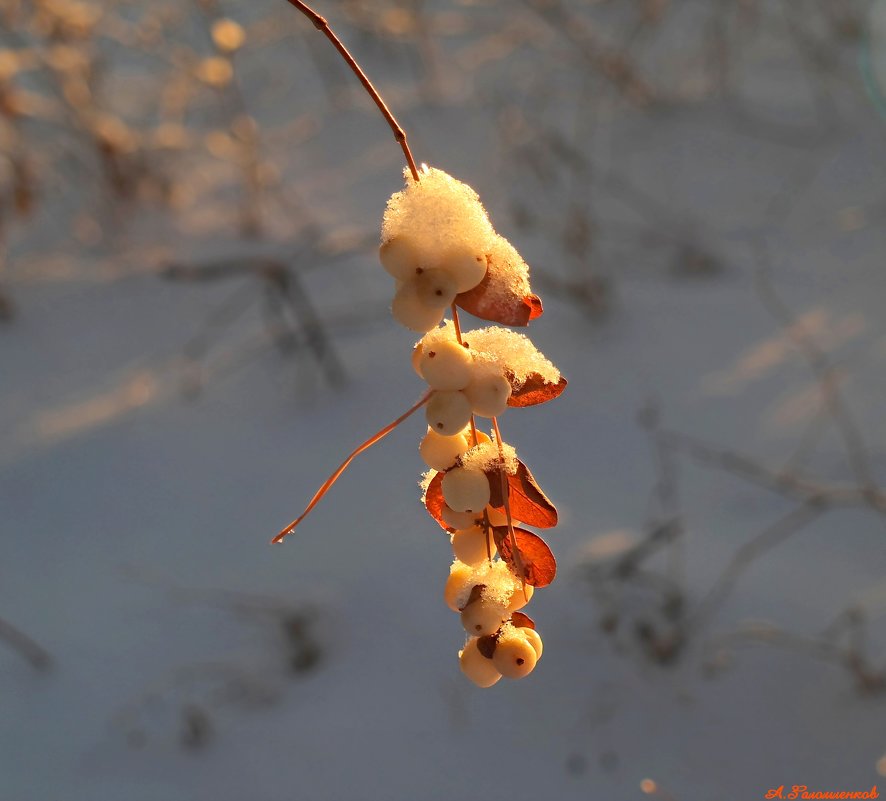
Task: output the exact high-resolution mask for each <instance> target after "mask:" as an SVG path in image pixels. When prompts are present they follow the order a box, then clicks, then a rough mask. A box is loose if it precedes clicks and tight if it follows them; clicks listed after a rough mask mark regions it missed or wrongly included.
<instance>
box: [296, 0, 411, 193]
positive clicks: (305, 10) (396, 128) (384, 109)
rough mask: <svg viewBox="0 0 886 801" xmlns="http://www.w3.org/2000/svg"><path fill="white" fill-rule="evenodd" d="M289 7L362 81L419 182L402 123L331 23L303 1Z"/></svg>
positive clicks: (298, 0) (297, 0)
mask: <svg viewBox="0 0 886 801" xmlns="http://www.w3.org/2000/svg"><path fill="white" fill-rule="evenodd" d="M286 2H287V3H289V5H291V6H293V7H294V8H297V9H298V10H299V11H301V12H302V14H304V15H305V16H306V17H307V18H308V19H310V20H311V22H313V23H314V27H315V28H316V29H317V30H318V31H320V33H322V34H323V35H324V36H325V37H326V38H327V39H329V41H330V42H332V45H333V47H335V49H336V50H338V52H339V53H340V54H341V57H342V58H343V59H344V60H345V62H347V65H348V66H349V67H350V68H351V70H352V71H353V73H354V75H356V76H357V78H358V79H359V80H360V83H362V84H363V88H364V89H365V90H366V91H367V92H368V93H369V96H370V97H371V98H372V100H373V101H374V102H375V105H376V106H378V110H379V111H380V112H381V113H382V116H383V117H384V118H385V120H386V121H387V123H388V125H389V126H390V127H391V130H392V131H393V132H394V139H396V140H397V142H398V143H399V145H400V147H401V149H402V150H403V155H404V156H406V163H407V164H408V165H409V170H410V172H411V173H412V177H413V178H414V179H415V180H416V181H418V180H419V177H418V169H417V168H416V166H415V159H414V158H412V151H411V150H410V149H409V145H408V144H407V142H406V132H405V131H404V130H403V129H402V128H401V127H400V123H398V122H397V119H396V118H395V117H394V115H393V114H392V113H391V110H390V109H389V108H388V106H387V104H386V103H385V101H384V100H382V97H381V95H380V94H379V93H378V90H377V89H376V88H375V87H374V86H373V85H372V81H370V80H369V78H367V77H366V73H365V72H363V70H362V69H361V68H360V65H359V64H358V63H357V62H356V61H355V59H354V57H353V56H352V55H351V54H350V53H349V52H348V49H347V48H346V47H345V46H344V45H343V44H342V42H341V39H339V38H338V36H336V35H335V32H334V31H333V30H332V28H330V27H329V23H328V22H327V21H326V19H325V18H324V17H321V16H320V15H319V14H318V13H317V12H316V11H314V9H312V8H311V7H310V6H309V5H307V4H306V3H303V2H301V0H286Z"/></svg>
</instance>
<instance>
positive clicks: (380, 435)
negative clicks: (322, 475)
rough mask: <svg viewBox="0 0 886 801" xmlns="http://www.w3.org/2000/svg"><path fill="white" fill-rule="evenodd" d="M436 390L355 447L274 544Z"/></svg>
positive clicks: (273, 541)
mask: <svg viewBox="0 0 886 801" xmlns="http://www.w3.org/2000/svg"><path fill="white" fill-rule="evenodd" d="M433 394H434V392H433V390H431V391H430V392H426V393H425V395H424V397H422V399H421V400H420V401H418V403H416V404H415V405H414V406H413V407H412V408H411V409H408V410H407V411H405V412H403V414H401V415H400V416H399V417H398V418H397V419H396V420H394V422H393V423H388V425H386V426H385V427H384V428H383V429H381V431H378V432H376V433H375V434H373V435H372V436H371V437H370V438H369V439H367V440H366V441H365V442H364V443H363V444H362V445H360V446H359V447H357V448H355V449H354V450H353V451H352V452H351V453H350V454H349V455H348V458H347V459H345V460H344V461H343V462H342V463H341V464H340V465H339V466H338V469H337V470H336V471H335V472H334V473H333V474H332V475H331V476H329V478H327V479H326V481H325V482H324V483H323V486H322V487H320V489H318V490H317V492H315V493H314V497H313V498H311V502H310V503H309V504H308V505H307V508H306V509H305V510H304V511H303V512H302V513H301V514H300V515H299V516H298V517H297V518H296V519H295V520H293V521H292V522H291V523H290V524H289V525H288V526H286V528H284V529H283V530H282V531H281V532H280V533H279V534H278V535H277V536H276V537H274V539H272V540H271V543H272V544H275V543H278V542H283V540H284V539H285V538H286V537H287V536H289V535H290V534H292V532H293V531H295V529H296V527H297V526H298V524H299V523H301V521H302V520H304V519H305V518H306V517H307V516H308V515H309V514H310V512H311V510H312V509H313V508H314V507H315V506H316V505H317V504H318V503H319V502H320V500H321V499H322V498H323V496H324V495H325V494H326V493H327V492H329V490H330V489H332V485H333V484H335V482H336V481H338V479H339V478H340V477H341V474H342V473H344V472H345V470H347V469H348V467H349V466H350V464H351V462H353V461H354V459H355V458H356V457H357V456H359V455H360V454H361V453H363V451H366V450H369V449H370V448H371V447H372V446H373V445H375V443H376V442H379V441H380V440H382V439H384V438H385V437H386V436H387V435H388V434H390V433H391V432H392V431H393V430H394V429H395V428H396V427H397V426H398V425H400V423H402V422H403V421H404V420H405V419H406V418H407V417H409V416H410V415H412V414H413V413H415V412H417V411H418V410H419V409H420V408H421V407H422V406H424V405H425V404H426V403H427V402H428V401H429V400H430V398H431V395H433Z"/></svg>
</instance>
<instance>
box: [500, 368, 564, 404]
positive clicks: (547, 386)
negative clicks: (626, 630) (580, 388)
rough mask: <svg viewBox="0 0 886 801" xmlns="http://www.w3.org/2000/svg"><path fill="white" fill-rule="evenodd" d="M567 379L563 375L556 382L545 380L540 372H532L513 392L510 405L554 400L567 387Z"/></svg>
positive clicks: (509, 399)
mask: <svg viewBox="0 0 886 801" xmlns="http://www.w3.org/2000/svg"><path fill="white" fill-rule="evenodd" d="M566 384H567V381H566V379H565V378H563V376H560V380H559V381H558V382H557V383H556V384H552V383H550V382H549V381H545V380H544V378H542V377H541V375H539V374H538V373H532V374H531V375H530V376H529V378H527V379H526V380H525V381H524V382H523V384H522V386H521V387H520V388H519V389H515V390H514V391H513V392H511V397H510V398H508V406H535V405H537V404H539V403H545V401H549V400H553V399H554V398H556V397H558V396H559V395H560V394H561V393H562V392H563V390H564V389H566Z"/></svg>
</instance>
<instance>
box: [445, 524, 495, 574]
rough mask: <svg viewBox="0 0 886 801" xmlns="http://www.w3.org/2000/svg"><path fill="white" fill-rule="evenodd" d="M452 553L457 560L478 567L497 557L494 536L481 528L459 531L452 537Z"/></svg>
mask: <svg viewBox="0 0 886 801" xmlns="http://www.w3.org/2000/svg"><path fill="white" fill-rule="evenodd" d="M452 552H453V554H455V558H456V559H458V560H459V561H460V562H464V563H465V564H468V565H476V564H477V563H478V562H482V561H483V560H484V559H487V558H488V557H489V556H493V555H495V542H494V541H493V539H492V535H491V534H490V533H488V532H485V531H483V529H482V528H480V526H471V527H470V528H463V529H459V530H458V531H456V532H455V533H454V534H453V535H452Z"/></svg>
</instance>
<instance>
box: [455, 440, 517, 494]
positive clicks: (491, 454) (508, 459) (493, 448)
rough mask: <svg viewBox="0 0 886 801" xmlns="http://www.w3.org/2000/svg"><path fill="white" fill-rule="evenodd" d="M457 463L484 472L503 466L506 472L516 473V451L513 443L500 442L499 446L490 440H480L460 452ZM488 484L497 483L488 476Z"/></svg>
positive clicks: (499, 468)
mask: <svg viewBox="0 0 886 801" xmlns="http://www.w3.org/2000/svg"><path fill="white" fill-rule="evenodd" d="M459 463H460V464H461V466H462V467H465V468H467V469H469V470H481V471H482V472H484V473H490V472H491V471H497V470H501V469H502V468H504V471H505V472H506V473H509V474H511V475H516V473H517V469H518V466H519V460H518V459H517V451H516V450H515V449H514V447H513V445H508V444H507V443H504V442H503V443H502V444H501V448H499V446H498V444H497V443H495V442H492V441H489V442H481V443H480V444H479V445H475V446H474V447H473V448H470V449H469V450H465V451H464V452H463V453H462V454H461V459H460V460H459ZM490 478H491V480H490V482H489V483H490V485H492V484H493V483H499V482H498V481H495V480H494V479H492V477H490Z"/></svg>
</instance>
